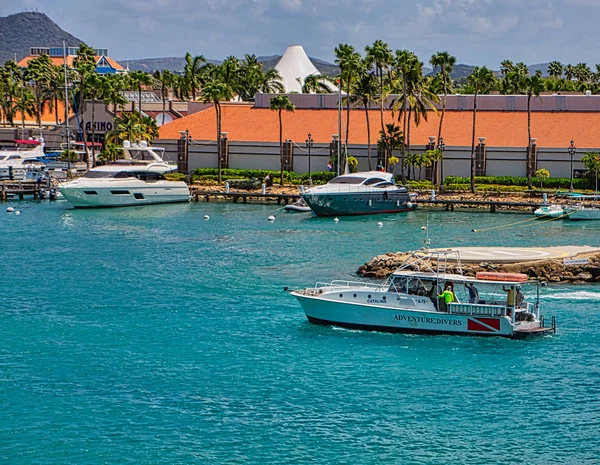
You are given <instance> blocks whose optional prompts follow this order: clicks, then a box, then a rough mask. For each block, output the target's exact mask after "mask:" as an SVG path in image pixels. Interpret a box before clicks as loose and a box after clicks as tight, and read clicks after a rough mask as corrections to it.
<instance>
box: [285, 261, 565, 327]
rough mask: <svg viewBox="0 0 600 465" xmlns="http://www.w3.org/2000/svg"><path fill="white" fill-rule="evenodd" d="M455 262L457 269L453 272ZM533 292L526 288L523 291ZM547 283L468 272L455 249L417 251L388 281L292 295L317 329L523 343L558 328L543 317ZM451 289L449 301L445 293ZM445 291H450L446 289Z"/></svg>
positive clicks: (341, 284)
mask: <svg viewBox="0 0 600 465" xmlns="http://www.w3.org/2000/svg"><path fill="white" fill-rule="evenodd" d="M448 262H453V263H454V264H455V266H454V269H452V270H450V269H449V270H448V271H452V272H447V268H446V266H447V264H448ZM522 286H523V288H524V289H525V288H528V289H526V290H524V291H521V287H522ZM539 286H540V283H539V282H538V281H534V280H528V279H527V276H526V275H521V274H515V273H490V272H486V273H481V274H478V275H477V276H476V277H467V276H464V275H463V274H462V267H461V264H460V255H459V252H458V251H455V250H445V251H428V250H421V251H416V252H412V253H411V254H410V255H409V257H408V258H407V259H406V260H405V262H404V263H403V264H402V265H401V266H400V268H398V270H397V271H395V272H394V273H393V274H392V275H391V276H390V277H389V278H388V279H387V280H386V281H384V282H383V283H370V282H349V281H332V282H330V283H317V284H316V285H315V286H313V287H309V288H306V289H301V290H296V291H292V292H291V294H292V295H293V296H294V297H296V298H297V299H298V301H299V302H300V305H301V306H302V309H303V310H304V313H305V314H306V317H307V318H308V320H309V321H310V322H312V323H316V324H324V325H332V326H340V327H345V328H352V329H365V330H374V331H385V332H399V333H425V334H427V333H428V334H457V335H472V336H473V335H475V336H503V337H508V338H521V337H525V336H528V335H534V334H544V333H548V332H550V331H555V330H556V324H555V320H554V318H552V327H544V321H543V318H540V305H539ZM449 288H451V289H452V294H451V299H450V300H449V301H447V300H446V299H442V298H441V295H443V294H442V289H449ZM444 294H445V292H444Z"/></svg>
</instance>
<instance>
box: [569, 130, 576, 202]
mask: <svg viewBox="0 0 600 465" xmlns="http://www.w3.org/2000/svg"><path fill="white" fill-rule="evenodd" d="M575 150H576V148H575V141H574V140H573V139H571V144H569V158H570V159H571V186H570V190H571V192H573V155H575Z"/></svg>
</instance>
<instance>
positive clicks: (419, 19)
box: [0, 0, 600, 69]
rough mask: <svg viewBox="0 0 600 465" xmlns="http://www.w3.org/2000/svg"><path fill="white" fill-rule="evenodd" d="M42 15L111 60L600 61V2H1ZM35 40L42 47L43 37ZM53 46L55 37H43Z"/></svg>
mask: <svg viewBox="0 0 600 465" xmlns="http://www.w3.org/2000/svg"><path fill="white" fill-rule="evenodd" d="M36 10H37V11H40V12H43V13H46V14H47V15H48V16H49V17H50V18H51V19H52V20H53V21H54V22H56V23H57V24H58V25H59V26H61V27H62V28H63V29H65V30H66V31H68V32H70V33H71V34H73V35H74V36H76V37H78V38H80V39H81V40H83V41H84V42H86V43H88V44H89V45H91V46H93V47H96V48H108V49H109V51H110V54H111V56H112V57H114V58H116V59H121V60H122V59H133V58H150V57H166V56H183V55H184V54H185V53H186V52H188V51H189V52H190V53H192V54H193V55H199V54H202V55H204V56H205V57H207V58H215V59H221V58H224V57H226V56H228V55H237V56H243V54H244V53H254V54H256V55H279V54H282V53H283V52H284V51H285V48H286V46H287V45H290V44H302V45H303V46H304V49H305V50H306V52H307V53H308V54H309V55H310V56H313V57H317V58H321V59H323V60H327V61H333V58H334V57H333V49H334V48H335V46H336V45H337V44H339V43H349V44H352V45H354V46H355V47H356V48H357V50H359V51H361V52H362V51H364V47H365V45H368V44H372V43H373V42H374V41H375V40H376V39H382V40H384V41H385V42H387V43H388V44H389V46H390V47H391V48H392V49H409V50H412V51H413V52H415V53H416V54H417V55H419V57H420V58H421V60H422V61H424V62H425V63H427V62H428V61H429V58H430V57H431V55H432V54H433V53H435V52H436V51H441V50H447V51H449V52H450V53H451V54H452V55H454V56H456V57H457V61H458V63H465V64H472V65H487V66H489V67H492V68H495V69H497V68H498V67H499V63H500V61H502V60H504V59H510V60H512V61H514V62H518V61H524V62H525V63H527V64H534V63H541V62H548V61H552V60H559V61H561V62H563V63H572V64H575V63H578V62H586V63H588V64H589V65H591V66H592V68H593V65H594V64H596V63H600V56H598V55H599V53H598V51H597V50H598V45H597V44H598V36H599V35H600V32H598V31H599V28H598V26H597V23H598V20H599V19H600V0H346V1H342V0H1V2H0V16H7V15H9V14H13V13H18V12H21V11H36ZM40 45H42V44H40ZM48 45H54V44H48Z"/></svg>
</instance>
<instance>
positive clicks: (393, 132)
mask: <svg viewBox="0 0 600 465" xmlns="http://www.w3.org/2000/svg"><path fill="white" fill-rule="evenodd" d="M377 145H378V148H379V149H382V150H383V151H384V152H385V154H386V159H387V160H389V158H390V157H391V156H392V155H393V153H394V150H396V149H399V148H401V147H402V145H404V134H403V133H402V131H401V130H400V127H399V126H396V125H395V124H394V123H387V124H386V125H385V130H384V131H380V132H379V141H378V143H377ZM387 160H386V161H387ZM386 165H387V163H386Z"/></svg>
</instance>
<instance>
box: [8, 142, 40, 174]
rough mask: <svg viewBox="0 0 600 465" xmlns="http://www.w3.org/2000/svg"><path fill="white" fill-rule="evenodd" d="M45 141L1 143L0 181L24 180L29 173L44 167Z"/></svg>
mask: <svg viewBox="0 0 600 465" xmlns="http://www.w3.org/2000/svg"><path fill="white" fill-rule="evenodd" d="M43 156H44V141H43V139H42V140H35V139H28V140H10V141H3V142H1V143H0V179H14V180H24V179H26V177H27V171H28V170H29V171H30V170H31V169H32V168H34V167H39V166H43V162H41V161H40V160H41V158H42V157H43Z"/></svg>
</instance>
